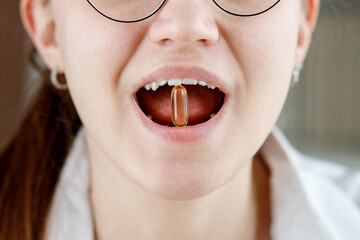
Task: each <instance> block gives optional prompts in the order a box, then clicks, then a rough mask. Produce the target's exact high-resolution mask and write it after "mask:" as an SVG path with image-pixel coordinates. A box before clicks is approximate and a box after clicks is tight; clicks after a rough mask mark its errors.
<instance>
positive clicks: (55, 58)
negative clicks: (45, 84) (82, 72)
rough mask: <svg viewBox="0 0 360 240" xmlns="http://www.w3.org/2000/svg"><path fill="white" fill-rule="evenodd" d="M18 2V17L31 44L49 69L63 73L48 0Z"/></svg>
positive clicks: (22, 0)
mask: <svg viewBox="0 0 360 240" xmlns="http://www.w3.org/2000/svg"><path fill="white" fill-rule="evenodd" d="M44 2H45V1H44V0H20V16H21V20H22V22H23V25H24V27H25V30H26V31H27V33H28V35H29V36H30V38H31V40H32V42H33V44H34V45H35V47H36V49H37V51H38V52H39V54H40V56H41V58H42V59H43V61H44V62H45V64H46V65H47V67H48V68H49V69H53V68H54V67H57V68H58V69H59V71H63V64H62V60H61V54H60V53H61V52H60V48H59V45H58V41H57V39H56V32H55V22H54V18H53V15H52V12H51V8H50V0H47V1H46V3H44Z"/></svg>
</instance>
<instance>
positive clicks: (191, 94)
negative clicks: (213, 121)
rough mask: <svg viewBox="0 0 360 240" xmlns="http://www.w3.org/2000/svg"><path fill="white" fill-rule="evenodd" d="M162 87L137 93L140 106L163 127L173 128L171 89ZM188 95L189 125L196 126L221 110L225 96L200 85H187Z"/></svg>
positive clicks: (141, 90)
mask: <svg viewBox="0 0 360 240" xmlns="http://www.w3.org/2000/svg"><path fill="white" fill-rule="evenodd" d="M172 88H173V87H170V86H162V87H160V88H158V89H157V90H156V91H152V90H146V89H144V88H141V89H140V90H139V91H138V92H137V93H136V96H137V99H138V102H139V106H140V108H141V109H142V111H143V112H144V113H145V114H146V115H151V117H152V120H153V121H154V122H157V123H159V124H162V125H168V126H173V123H172V119H171V96H170V94H171V89H172ZM185 88H186V90H187V93H188V111H189V121H188V125H195V124H199V123H202V122H205V121H207V120H209V118H210V115H211V114H212V113H216V112H218V111H219V110H220V108H221V106H222V104H223V102H224V96H225V95H224V94H223V93H222V92H221V91H219V90H218V89H217V88H216V89H209V88H207V87H203V86H198V85H195V86H194V85H185Z"/></svg>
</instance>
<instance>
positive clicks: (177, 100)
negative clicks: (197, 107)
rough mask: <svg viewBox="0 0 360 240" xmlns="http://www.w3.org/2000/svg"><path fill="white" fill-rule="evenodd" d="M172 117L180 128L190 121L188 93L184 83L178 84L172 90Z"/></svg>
mask: <svg viewBox="0 0 360 240" xmlns="http://www.w3.org/2000/svg"><path fill="white" fill-rule="evenodd" d="M171 117H172V122H173V124H174V125H175V126H176V127H178V128H181V127H185V126H186V124H187V123H188V119H189V113H188V95H187V91H186V88H185V87H184V86H183V85H176V86H174V87H173V89H172V91H171Z"/></svg>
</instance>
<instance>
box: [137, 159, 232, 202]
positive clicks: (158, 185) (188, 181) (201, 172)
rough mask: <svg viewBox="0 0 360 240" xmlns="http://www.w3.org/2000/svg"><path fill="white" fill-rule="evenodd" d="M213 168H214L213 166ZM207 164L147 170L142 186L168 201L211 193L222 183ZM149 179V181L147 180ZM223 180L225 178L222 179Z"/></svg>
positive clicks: (185, 199)
mask: <svg viewBox="0 0 360 240" xmlns="http://www.w3.org/2000/svg"><path fill="white" fill-rule="evenodd" d="M214 169H215V168H214ZM218 175H219V174H216V173H215V172H214V171H212V170H211V168H210V167H209V166H207V167H204V166H203V165H201V164H186V166H174V165H172V166H171V167H168V168H166V167H163V168H162V169H161V170H159V171H147V173H146V178H147V180H146V181H144V182H143V184H142V185H143V188H145V189H146V190H147V191H148V192H151V193H152V194H154V195H156V196H158V197H160V198H162V199H165V200H169V201H190V200H195V199H199V198H202V197H204V196H206V195H209V194H211V193H212V192H214V191H215V190H216V189H218V188H219V186H221V185H222V182H221V180H223V179H222V178H220V177H217V176H218ZM149 179H150V181H149ZM223 181H224V182H225V180H223Z"/></svg>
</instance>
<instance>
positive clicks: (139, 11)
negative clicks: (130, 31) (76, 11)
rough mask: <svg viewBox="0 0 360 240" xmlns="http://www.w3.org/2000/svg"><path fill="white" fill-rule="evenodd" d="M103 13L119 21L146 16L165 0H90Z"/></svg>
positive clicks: (134, 19) (133, 19)
mask: <svg viewBox="0 0 360 240" xmlns="http://www.w3.org/2000/svg"><path fill="white" fill-rule="evenodd" d="M88 1H89V2H90V4H91V5H93V7H95V8H96V9H97V10H98V11H100V12H101V13H102V14H104V15H106V16H107V17H110V18H113V19H116V20H119V21H136V20H140V19H143V18H146V17H148V16H150V15H151V14H153V13H154V12H155V11H156V10H158V9H159V8H160V6H161V5H162V3H163V0H88Z"/></svg>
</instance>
